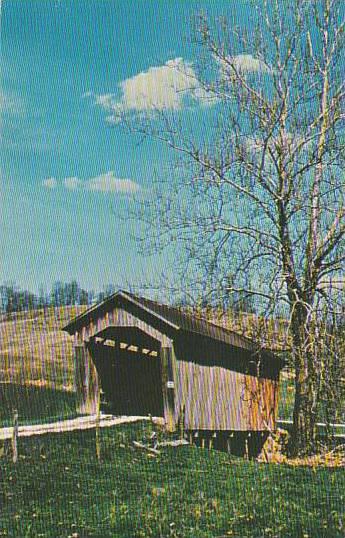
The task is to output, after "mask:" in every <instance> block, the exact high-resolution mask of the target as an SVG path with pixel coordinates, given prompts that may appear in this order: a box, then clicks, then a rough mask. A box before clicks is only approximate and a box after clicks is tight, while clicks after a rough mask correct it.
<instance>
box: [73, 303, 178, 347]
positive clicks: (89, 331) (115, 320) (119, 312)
mask: <svg viewBox="0 0 345 538" xmlns="http://www.w3.org/2000/svg"><path fill="white" fill-rule="evenodd" d="M111 325H114V326H117V327H126V326H127V327H138V328H139V329H141V330H142V331H144V332H145V333H146V334H149V335H150V336H152V338H155V339H156V340H158V341H159V342H160V343H161V345H163V346H164V347H171V346H172V343H171V339H170V338H168V337H167V336H166V335H164V334H163V333H161V332H160V331H158V330H156V329H155V328H154V327H152V326H151V325H149V324H148V323H146V322H145V321H143V320H141V319H139V318H138V317H136V316H134V315H133V314H131V313H129V312H127V311H126V310H124V309H123V308H114V309H112V310H110V311H109V312H106V313H105V314H103V315H101V316H99V317H98V318H97V319H95V320H93V321H90V322H89V323H88V324H87V325H85V326H83V328H82V330H81V331H79V332H77V333H76V343H78V342H79V343H82V341H85V340H88V339H89V338H91V337H92V336H95V335H96V334H97V333H99V332H100V331H103V330H104V329H106V328H107V327H109V326H111Z"/></svg>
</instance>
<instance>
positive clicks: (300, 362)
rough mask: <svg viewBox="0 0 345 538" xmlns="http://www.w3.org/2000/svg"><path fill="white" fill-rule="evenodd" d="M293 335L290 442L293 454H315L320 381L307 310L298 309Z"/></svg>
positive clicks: (292, 330)
mask: <svg viewBox="0 0 345 538" xmlns="http://www.w3.org/2000/svg"><path fill="white" fill-rule="evenodd" d="M291 332H292V341H293V357H294V365H295V404H294V410H293V427H292V433H291V439H290V447H289V448H290V454H291V455H292V456H296V455H297V454H311V453H313V452H314V451H315V442H316V407H317V403H318V397H317V396H318V390H317V388H318V379H317V367H316V366H317V365H316V357H315V352H314V348H315V345H314V344H315V340H314V335H313V327H312V325H311V324H310V323H308V321H307V311H306V309H305V308H304V307H296V308H295V311H294V313H293V315H292V321H291Z"/></svg>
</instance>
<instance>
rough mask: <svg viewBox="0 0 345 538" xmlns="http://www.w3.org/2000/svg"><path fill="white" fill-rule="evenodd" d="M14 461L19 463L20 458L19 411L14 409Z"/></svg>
mask: <svg viewBox="0 0 345 538" xmlns="http://www.w3.org/2000/svg"><path fill="white" fill-rule="evenodd" d="M12 454H13V457H12V461H13V463H17V460H18V411H17V409H14V410H13V432H12Z"/></svg>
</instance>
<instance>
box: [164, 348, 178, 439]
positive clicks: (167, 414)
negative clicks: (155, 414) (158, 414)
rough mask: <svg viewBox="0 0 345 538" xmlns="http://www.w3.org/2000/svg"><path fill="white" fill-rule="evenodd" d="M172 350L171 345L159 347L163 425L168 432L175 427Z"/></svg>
mask: <svg viewBox="0 0 345 538" xmlns="http://www.w3.org/2000/svg"><path fill="white" fill-rule="evenodd" d="M173 360H174V359H173V352H172V348H171V347H165V346H162V348H161V372H162V390H163V403H164V419H165V425H166V428H167V430H168V431H169V432H174V431H175V429H176V424H175V418H174V412H175V387H174V379H173Z"/></svg>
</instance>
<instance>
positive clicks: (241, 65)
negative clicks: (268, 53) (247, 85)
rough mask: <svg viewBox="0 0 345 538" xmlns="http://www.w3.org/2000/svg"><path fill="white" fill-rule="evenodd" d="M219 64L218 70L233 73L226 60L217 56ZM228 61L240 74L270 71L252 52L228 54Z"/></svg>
mask: <svg viewBox="0 0 345 538" xmlns="http://www.w3.org/2000/svg"><path fill="white" fill-rule="evenodd" d="M217 61H218V63H219V64H220V71H221V73H223V74H227V73H228V74H230V75H232V74H233V71H232V68H231V67H230V65H229V64H228V62H227V61H226V60H220V59H219V58H217ZM228 61H229V63H231V64H232V65H233V66H234V68H235V69H236V70H237V71H238V72H239V73H241V74H242V75H247V74H249V73H272V71H273V70H272V69H271V68H270V67H268V66H267V65H266V64H265V63H264V62H263V61H262V60H260V59H259V58H255V57H254V56H253V55H252V54H238V55H237V56H232V57H231V56H229V57H228Z"/></svg>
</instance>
